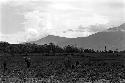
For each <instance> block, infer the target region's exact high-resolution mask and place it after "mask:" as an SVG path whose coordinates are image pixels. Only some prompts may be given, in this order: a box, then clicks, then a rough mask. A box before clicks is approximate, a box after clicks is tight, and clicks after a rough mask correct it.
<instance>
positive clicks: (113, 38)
mask: <svg viewBox="0 0 125 83" xmlns="http://www.w3.org/2000/svg"><path fill="white" fill-rule="evenodd" d="M50 42H53V43H55V44H57V45H59V46H65V45H68V44H70V45H74V46H77V47H82V48H93V49H99V50H104V47H105V46H107V49H108V50H110V49H112V50H116V49H119V50H125V23H124V24H122V25H120V26H118V27H113V28H110V29H108V30H106V31H103V32H98V33H96V34H93V35H90V36H88V37H78V38H65V37H59V36H53V35H48V36H47V37H44V38H41V39H39V40H37V41H32V42H31V43H36V44H39V45H41V44H48V43H50Z"/></svg>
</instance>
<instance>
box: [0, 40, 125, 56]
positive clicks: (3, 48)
mask: <svg viewBox="0 0 125 83" xmlns="http://www.w3.org/2000/svg"><path fill="white" fill-rule="evenodd" d="M105 52H106V53H118V51H112V50H108V51H99V50H94V49H84V48H78V47H76V46H73V45H67V46H64V47H60V46H58V45H55V44H54V43H49V44H44V45H37V44H34V43H33V44H31V43H24V44H9V43H8V42H0V53H10V54H14V53H18V54H23V53H105ZM122 52H124V51H122Z"/></svg>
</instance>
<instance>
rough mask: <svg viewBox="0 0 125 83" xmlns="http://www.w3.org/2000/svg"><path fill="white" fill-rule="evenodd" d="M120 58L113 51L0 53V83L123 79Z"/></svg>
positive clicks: (112, 81)
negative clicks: (98, 52)
mask: <svg viewBox="0 0 125 83" xmlns="http://www.w3.org/2000/svg"><path fill="white" fill-rule="evenodd" d="M3 55H4V54H3ZM124 61H125V56H124V54H117V53H116V54H113V53H112V54H111V53H110V54H109V53H101V54H95V53H84V54H59V53H58V54H28V55H27V56H25V55H19V54H16V55H14V56H11V55H10V56H9V55H8V56H1V57H0V77H1V79H0V83H86V82H88V83H124V82H122V81H124V80H125V65H124V64H125V62H124Z"/></svg>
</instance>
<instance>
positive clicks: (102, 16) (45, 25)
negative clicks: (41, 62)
mask: <svg viewBox="0 0 125 83" xmlns="http://www.w3.org/2000/svg"><path fill="white" fill-rule="evenodd" d="M5 2H6V3H4V4H8V5H10V6H12V7H13V8H16V9H17V10H18V11H14V12H13V13H17V12H18V13H20V14H21V15H23V16H24V22H22V23H21V24H23V25H24V27H23V29H24V32H21V31H20V32H19V33H21V34H23V35H20V34H17V35H18V36H19V37H18V36H17V35H15V34H10V35H5V36H2V37H3V38H2V39H3V40H7V41H13V42H14V41H15V42H16V41H17V40H18V38H19V41H27V40H34V39H39V38H42V37H45V36H46V35H57V36H62V37H70V38H72V37H74V38H76V37H86V36H89V35H91V34H94V33H96V32H99V31H103V30H106V29H107V28H109V26H110V25H111V24H114V25H115V23H114V22H118V21H119V20H120V19H119V17H120V16H119V13H121V11H120V10H115V7H116V6H115V5H117V6H119V9H121V7H120V4H121V3H122V0H120V1H118V0H115V1H114V0H94V1H92V0H26V1H25V0H23V1H18V0H10V1H8V0H6V1H5ZM117 2H119V3H117ZM110 6H112V7H113V8H112V7H111V8H110ZM107 8H109V9H107ZM110 11H113V12H116V13H114V14H113V13H112V12H110ZM10 12H11V11H10ZM121 16H123V15H121ZM112 19H113V20H114V21H113V20H112ZM80 25H82V26H83V27H82V28H79V26H80ZM69 30H72V31H69ZM14 36H15V37H14ZM4 37H5V38H4ZM9 37H10V38H9ZM11 37H12V38H11ZM16 38H17V39H16ZM20 38H21V40H20Z"/></svg>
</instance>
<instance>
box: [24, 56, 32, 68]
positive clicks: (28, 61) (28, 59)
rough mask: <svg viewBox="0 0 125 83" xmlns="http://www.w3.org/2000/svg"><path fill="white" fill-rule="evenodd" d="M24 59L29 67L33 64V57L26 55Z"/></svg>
mask: <svg viewBox="0 0 125 83" xmlns="http://www.w3.org/2000/svg"><path fill="white" fill-rule="evenodd" d="M24 61H25V63H26V66H27V68H29V67H30V66H31V59H30V58H29V57H24Z"/></svg>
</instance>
